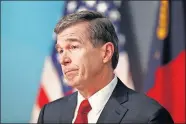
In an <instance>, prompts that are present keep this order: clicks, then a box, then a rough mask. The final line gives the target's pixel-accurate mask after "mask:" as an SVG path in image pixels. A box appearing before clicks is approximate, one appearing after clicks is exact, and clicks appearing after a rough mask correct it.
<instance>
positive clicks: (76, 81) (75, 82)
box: [66, 78, 80, 88]
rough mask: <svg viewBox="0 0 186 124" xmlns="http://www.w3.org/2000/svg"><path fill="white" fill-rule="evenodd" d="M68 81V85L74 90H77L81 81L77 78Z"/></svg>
mask: <svg viewBox="0 0 186 124" xmlns="http://www.w3.org/2000/svg"><path fill="white" fill-rule="evenodd" d="M66 80H67V84H68V85H69V86H71V87H73V88H76V87H77V86H78V85H79V84H80V81H79V80H78V79H76V78H70V79H66Z"/></svg>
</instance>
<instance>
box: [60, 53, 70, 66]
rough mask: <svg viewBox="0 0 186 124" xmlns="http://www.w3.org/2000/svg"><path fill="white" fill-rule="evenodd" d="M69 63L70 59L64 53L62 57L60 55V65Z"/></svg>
mask: <svg viewBox="0 0 186 124" xmlns="http://www.w3.org/2000/svg"><path fill="white" fill-rule="evenodd" d="M70 63H71V59H70V57H69V56H68V55H67V54H66V53H65V52H64V53H63V55H60V64H62V65H64V66H66V65H68V64H70Z"/></svg>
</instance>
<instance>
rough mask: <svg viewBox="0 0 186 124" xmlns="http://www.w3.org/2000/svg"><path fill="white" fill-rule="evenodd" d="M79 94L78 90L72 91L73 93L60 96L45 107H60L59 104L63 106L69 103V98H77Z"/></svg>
mask: <svg viewBox="0 0 186 124" xmlns="http://www.w3.org/2000/svg"><path fill="white" fill-rule="evenodd" d="M76 95H77V92H75V93H72V94H71V95H68V96H64V97H62V98H59V99H57V100H54V101H52V102H50V103H48V104H46V105H45V109H46V108H47V109H50V108H51V109H55V108H58V107H59V106H60V107H62V106H63V105H65V104H68V101H69V99H75V98H76Z"/></svg>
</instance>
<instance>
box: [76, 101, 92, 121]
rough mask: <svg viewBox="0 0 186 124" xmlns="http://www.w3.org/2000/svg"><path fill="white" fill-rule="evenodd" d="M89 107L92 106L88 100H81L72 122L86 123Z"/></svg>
mask: <svg viewBox="0 0 186 124" xmlns="http://www.w3.org/2000/svg"><path fill="white" fill-rule="evenodd" d="M91 109H92V108H91V106H90V103H89V102H88V100H83V101H82V102H81V104H80V107H79V109H78V114H77V117H76V120H75V122H74V124H79V123H84V124H88V118H87V114H88V113H89V111H90V110H91Z"/></svg>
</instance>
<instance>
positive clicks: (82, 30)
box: [57, 21, 90, 40]
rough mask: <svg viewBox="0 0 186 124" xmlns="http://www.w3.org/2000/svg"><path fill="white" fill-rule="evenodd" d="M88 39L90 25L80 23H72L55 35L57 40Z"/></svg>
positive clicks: (84, 22) (85, 22)
mask: <svg viewBox="0 0 186 124" xmlns="http://www.w3.org/2000/svg"><path fill="white" fill-rule="evenodd" d="M79 36H80V37H88V38H90V23H89V22H87V21H82V22H78V23H73V24H71V25H69V26H68V27H66V28H64V29H63V30H62V31H61V32H60V33H59V34H57V40H59V39H61V38H65V37H79Z"/></svg>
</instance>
